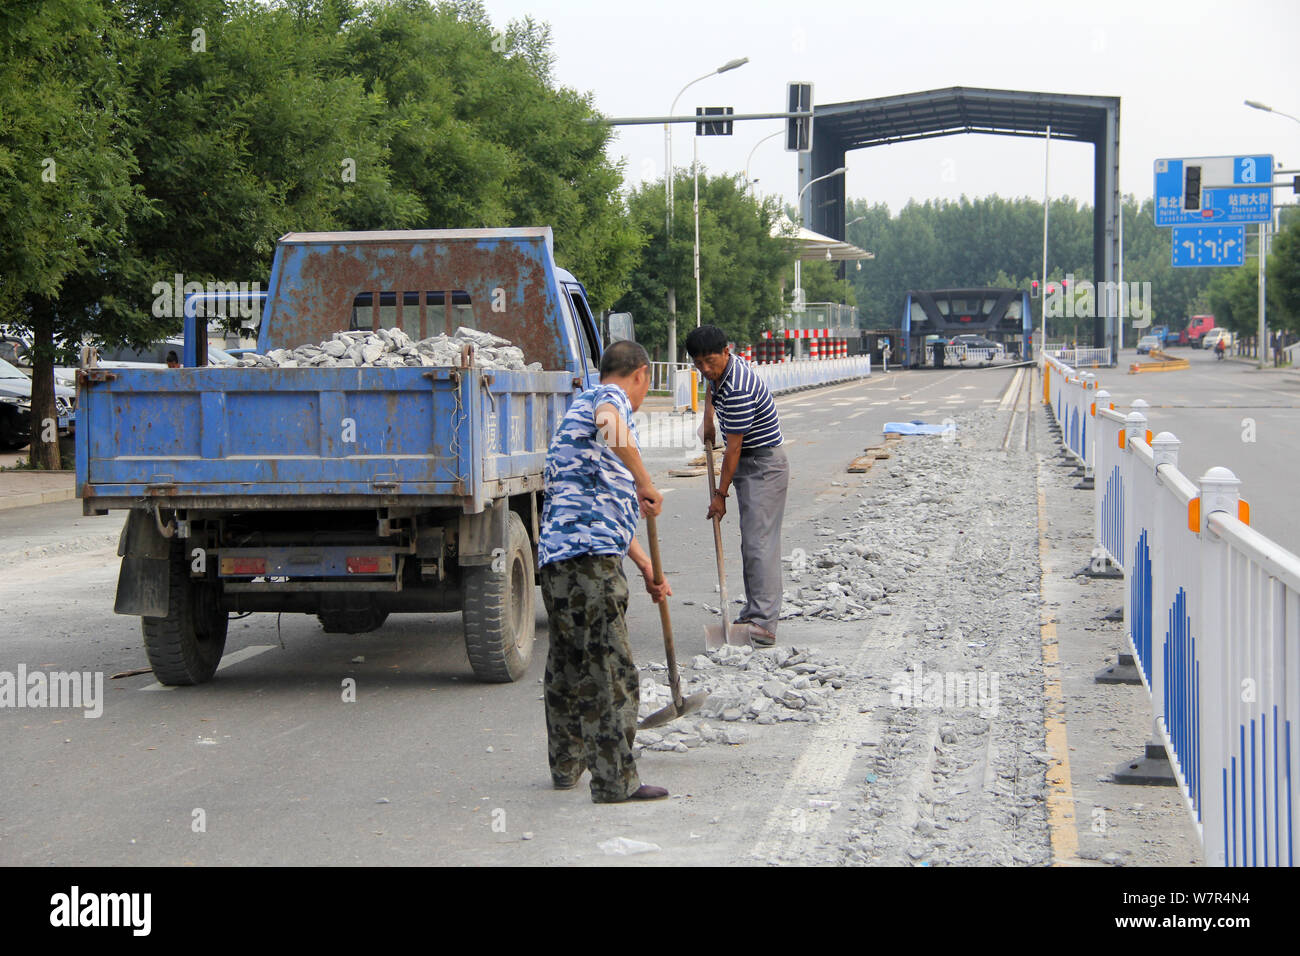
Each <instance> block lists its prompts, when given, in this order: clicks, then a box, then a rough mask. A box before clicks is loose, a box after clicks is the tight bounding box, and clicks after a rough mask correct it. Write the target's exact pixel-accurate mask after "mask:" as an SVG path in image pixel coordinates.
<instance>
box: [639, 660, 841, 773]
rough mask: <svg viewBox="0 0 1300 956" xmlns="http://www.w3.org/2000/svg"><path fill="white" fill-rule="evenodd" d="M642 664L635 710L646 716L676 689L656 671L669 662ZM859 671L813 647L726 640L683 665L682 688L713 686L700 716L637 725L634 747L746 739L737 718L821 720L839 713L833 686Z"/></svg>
mask: <svg viewBox="0 0 1300 956" xmlns="http://www.w3.org/2000/svg"><path fill="white" fill-rule="evenodd" d="M641 670H642V671H649V672H650V675H649V676H647V677H645V678H644V679H643V680H642V682H641V709H640V713H639V715H638V716H640V717H645V716H647V715H649V714H652V713H654V712H655V711H657V710H659V709H660V708H662V707H666V706H667V705H668V704H669V703H670V702H671V701H672V691H671V690H670V689H669V688H668V685H667V684H663V683H659V679H658V677H657V676H655V675H657V674H661V673H662V672H664V671H666V670H667V667H666V666H665V665H664V664H662V663H658V662H654V663H650V664H645V665H642V667H641ZM859 676H860V675H856V674H850V673H849V671H848V668H847V667H845V666H844V665H843V664H840V663H839V662H838V661H836V660H835V659H834V658H832V657H830V656H829V655H827V654H824V653H822V652H821V651H819V650H818V649H817V648H815V647H795V646H789V647H786V646H782V645H777V646H775V647H764V648H759V649H755V648H751V647H732V646H724V647H720V648H718V649H717V650H716V651H711V652H709V654H707V655H705V654H697V655H695V657H693V658H692V659H691V663H690V667H689V669H687V668H683V673H682V695H683V696H690V695H691V694H693V693H695V692H697V691H700V690H707V691H708V692H709V696H708V699H707V700H706V701H705V703H704V706H703V707H702V708H700V710H699V711H698V712H697V713H698V716H696V715H691V716H689V717H686V718H684V719H681V720H678V721H676V722H675V723H672V724H669V725H667V726H666V727H664V728H660V729H659V730H642V731H639V732H638V733H637V735H636V747H635V749H636V750H637V751H638V752H639V751H640V750H643V749H644V750H658V751H670V752H676V753H685V752H686V751H687V750H690V749H692V748H695V747H699V746H702V745H704V744H710V743H722V744H733V745H734V744H742V743H744V742H745V741H746V740H747V739H748V734H747V733H746V731H745V730H744V729H743V728H741V727H739V726H737V725H738V724H741V723H744V722H752V723H755V724H775V723H777V722H780V721H804V722H807V721H811V722H814V723H815V722H820V721H821V720H823V719H826V718H828V717H830V716H832V715H833V714H834V713H835V711H836V709H837V704H836V703H835V700H834V695H835V693H836V692H837V691H839V690H842V689H843V688H844V687H846V686H847V685H848V684H849V683H850V682H852V681H853V680H856V679H858V677H859ZM710 721H713V723H710Z"/></svg>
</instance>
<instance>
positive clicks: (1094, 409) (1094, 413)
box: [1088, 402, 1097, 418]
mask: <svg viewBox="0 0 1300 956" xmlns="http://www.w3.org/2000/svg"><path fill="white" fill-rule="evenodd" d="M1088 414H1090V415H1091V416H1092V417H1093V418H1096V417H1097V403H1096V402H1093V403H1092V407H1091V410H1090V411H1089V412H1088Z"/></svg>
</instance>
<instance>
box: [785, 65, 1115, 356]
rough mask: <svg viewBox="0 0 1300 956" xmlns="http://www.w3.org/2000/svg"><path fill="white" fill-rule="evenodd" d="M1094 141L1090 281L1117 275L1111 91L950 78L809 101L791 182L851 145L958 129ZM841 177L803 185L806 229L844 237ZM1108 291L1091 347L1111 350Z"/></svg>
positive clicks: (822, 168) (836, 159) (1100, 299)
mask: <svg viewBox="0 0 1300 956" xmlns="http://www.w3.org/2000/svg"><path fill="white" fill-rule="evenodd" d="M1048 126H1051V128H1052V139H1063V140H1073V141H1075V142H1083V143H1092V145H1093V234H1092V249H1093V276H1094V277H1095V278H1094V281H1095V282H1097V283H1101V282H1111V283H1114V285H1112V286H1111V288H1115V289H1118V288H1120V287H1119V282H1120V279H1121V242H1122V232H1121V229H1120V224H1119V211H1120V198H1119V97H1118V96H1082V95H1077V94H1072V93H1031V92H1025V91H1020V90H984V89H974V88H970V87H961V86H954V87H951V88H949V89H944V90H927V91H925V92H923V93H905V94H902V95H899V96H882V97H878V98H876V99H870V100H856V101H854V102H851V103H831V104H829V105H826V106H814V107H813V148H812V151H811V153H800V154H799V188H800V189H802V188H803V187H804V186H807V185H808V184H809V183H810V182H812V181H813V180H814V179H816V178H817V177H819V176H824V175H826V174H827V173H830V172H832V171H833V170H836V169H838V168H839V167H841V166H843V165H844V156H845V153H847V152H848V151H849V150H851V149H867V148H869V147H872V146H888V145H889V144H891V143H906V142H910V141H911V140H917V139H930V138H933V137H936V136H952V135H955V134H957V133H988V134H991V135H994V136H1034V137H1042V136H1046V134H1047V127H1048ZM845 178H846V177H844V176H832V177H831V178H830V179H824V180H822V181H821V182H819V183H816V184H815V185H813V186H812V187H811V188H810V189H809V190H808V191H807V192H806V193H804V198H803V203H802V208H800V210H799V213H800V215H801V216H802V217H803V222H804V223H805V224H806V225H807V226H808V227H809V228H810V229H812V230H813V231H814V232H819V233H822V234H823V235H826V236H831V237H832V238H835V239H841V240H843V239H844V238H845V227H844V223H845V189H846V183H845ZM1117 299H1118V297H1116V296H1103V295H1098V296H1097V297H1096V301H1097V305H1098V309H1099V311H1103V312H1104V314H1101V315H1098V316H1097V317H1096V318H1095V319H1094V321H1093V347H1094V348H1106V349H1108V350H1109V351H1110V354H1111V357H1112V361H1113V360H1114V358H1115V356H1116V355H1117V354H1118V353H1117V351H1116V347H1117V345H1118V342H1119V337H1118V316H1117V315H1115V314H1112V313H1114V312H1116V311H1117V305H1116V303H1117Z"/></svg>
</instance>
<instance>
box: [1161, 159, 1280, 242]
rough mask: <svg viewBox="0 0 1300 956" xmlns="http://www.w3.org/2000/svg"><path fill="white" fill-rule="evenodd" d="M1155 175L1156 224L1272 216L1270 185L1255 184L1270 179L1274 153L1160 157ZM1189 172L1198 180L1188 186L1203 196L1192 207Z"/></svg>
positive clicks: (1197, 223)
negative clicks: (1188, 201) (1189, 201)
mask: <svg viewBox="0 0 1300 956" xmlns="http://www.w3.org/2000/svg"><path fill="white" fill-rule="evenodd" d="M1155 175H1156V187H1155V203H1156V225H1157V226H1201V225H1215V226H1220V225H1227V224H1229V223H1238V222H1243V223H1244V222H1272V221H1273V189H1272V187H1269V186H1256V185H1253V184H1254V183H1268V182H1272V180H1273V157H1272V156H1262V155H1261V156H1201V157H1188V158H1183V159H1157V160H1156V163H1155ZM1189 176H1192V177H1194V183H1195V184H1196V187H1195V188H1193V189H1192V190H1190V191H1191V193H1192V195H1193V197H1194V198H1199V204H1198V208H1194V209H1188V208H1187V204H1186V200H1187V196H1188V193H1189V189H1188V181H1187V180H1188V177H1189ZM1199 184H1204V185H1203V186H1201V185H1199Z"/></svg>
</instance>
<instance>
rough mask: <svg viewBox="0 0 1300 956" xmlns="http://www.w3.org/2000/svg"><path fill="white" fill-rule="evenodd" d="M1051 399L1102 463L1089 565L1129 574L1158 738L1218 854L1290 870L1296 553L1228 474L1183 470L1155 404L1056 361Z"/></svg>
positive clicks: (1296, 768) (1097, 469) (1296, 756)
mask: <svg viewBox="0 0 1300 956" xmlns="http://www.w3.org/2000/svg"><path fill="white" fill-rule="evenodd" d="M1076 395H1083V396H1085V397H1087V398H1088V405H1087V421H1088V422H1089V423H1090V426H1091V427H1090V429H1089V431H1090V434H1089V435H1088V436H1087V437H1086V438H1085V437H1084V434H1083V429H1082V427H1080V428H1079V429H1078V430H1077V432H1076V431H1075V430H1073V429H1072V427H1071V425H1072V422H1073V421H1074V409H1075V407H1076V404H1077V398H1076ZM1044 398H1045V399H1046V400H1047V402H1048V407H1049V410H1050V411H1051V412H1052V413H1053V415H1054V416H1056V417H1057V418H1058V420H1060V421H1061V422H1062V436H1061V437H1062V442H1063V443H1064V444H1066V445H1067V447H1070V449H1071V452H1072V453H1073V452H1074V451H1075V450H1076V449H1078V448H1082V449H1083V454H1084V456H1085V458H1087V459H1089V460H1090V461H1091V464H1092V468H1093V472H1094V475H1095V483H1094V488H1093V508H1094V516H1093V527H1094V536H1095V549H1094V561H1093V564H1094V566H1095V565H1096V564H1097V563H1098V562H1104V563H1108V564H1110V565H1111V566H1113V567H1115V568H1117V569H1120V570H1122V572H1123V575H1124V585H1123V589H1124V608H1123V619H1124V628H1125V639H1124V640H1125V646H1126V648H1127V650H1128V652H1129V655H1130V656H1131V657H1132V659H1133V662H1134V667H1135V672H1136V675H1137V678H1138V679H1139V680H1140V681H1141V683H1142V685H1143V686H1144V687H1145V688H1146V690H1147V693H1148V694H1149V696H1150V699H1151V706H1152V713H1153V716H1154V724H1153V736H1154V737H1155V739H1156V741H1157V743H1156V744H1155V745H1154V749H1155V751H1156V752H1157V753H1158V752H1163V754H1164V755H1165V756H1166V757H1167V758H1168V765H1167V772H1168V775H1169V777H1170V778H1171V779H1172V782H1173V783H1174V784H1175V785H1176V786H1177V787H1178V788H1179V790H1180V792H1181V794H1182V797H1183V801H1184V804H1185V806H1186V808H1187V810H1188V813H1189V815H1190V817H1191V820H1192V822H1193V825H1194V826H1195V828H1196V832H1197V835H1198V837H1199V840H1200V843H1201V846H1202V847H1203V849H1204V852H1205V857H1206V860H1207V862H1209V863H1210V864H1211V865H1216V866H1293V865H1295V856H1296V851H1297V849H1300V833H1298V832H1297V831H1298V830H1300V779H1297V774H1298V772H1300V690H1297V688H1300V557H1297V556H1296V555H1295V554H1293V553H1291V552H1290V551H1287V550H1286V549H1284V548H1282V547H1280V546H1279V545H1277V544H1276V543H1275V542H1273V541H1272V540H1270V539H1269V538H1267V537H1266V536H1265V535H1263V534H1262V533H1260V532H1259V531H1258V530H1256V529H1254V528H1252V527H1251V525H1250V521H1251V518H1250V507H1249V505H1248V504H1246V502H1244V501H1242V500H1241V497H1240V482H1239V481H1238V480H1237V478H1236V476H1235V475H1234V474H1233V473H1232V472H1231V471H1230V470H1229V469H1227V468H1211V469H1210V470H1209V471H1207V472H1206V473H1205V474H1204V475H1203V476H1202V477H1201V478H1200V480H1199V481H1193V480H1191V479H1190V478H1188V477H1187V476H1186V475H1184V474H1183V473H1182V472H1181V471H1179V469H1178V458H1179V452H1180V449H1181V442H1179V440H1178V438H1177V437H1176V436H1175V435H1173V434H1171V433H1169V432H1161V433H1160V434H1159V435H1154V436H1153V435H1152V433H1151V430H1150V428H1149V427H1148V425H1149V423H1148V419H1147V411H1148V410H1149V406H1148V404H1147V403H1146V402H1145V401H1144V400H1142V399H1135V400H1134V401H1133V403H1132V404H1131V405H1130V407H1129V409H1128V410H1127V411H1121V410H1117V409H1115V408H1114V407H1113V404H1112V403H1111V401H1110V396H1109V394H1108V393H1107V392H1105V391H1104V390H1101V389H1096V388H1094V387H1092V386H1091V384H1090V381H1089V380H1088V379H1087V378H1085V377H1083V375H1081V374H1080V375H1076V374H1075V372H1074V369H1072V368H1070V367H1068V366H1065V365H1064V364H1063V363H1061V362H1059V360H1054V359H1052V358H1051V357H1048V359H1047V361H1046V362H1045V363H1044ZM1080 442H1081V443H1083V444H1078V443H1080ZM1150 752H1151V746H1150V745H1149V747H1148V753H1150ZM1136 766H1138V763H1137V762H1132V763H1126V764H1125V765H1123V766H1121V767H1120V768H1119V769H1118V770H1117V771H1116V779H1119V780H1122V779H1124V774H1125V773H1126V772H1127V771H1128V770H1129V768H1131V767H1136Z"/></svg>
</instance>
